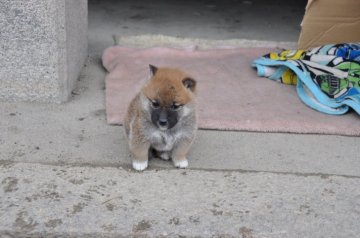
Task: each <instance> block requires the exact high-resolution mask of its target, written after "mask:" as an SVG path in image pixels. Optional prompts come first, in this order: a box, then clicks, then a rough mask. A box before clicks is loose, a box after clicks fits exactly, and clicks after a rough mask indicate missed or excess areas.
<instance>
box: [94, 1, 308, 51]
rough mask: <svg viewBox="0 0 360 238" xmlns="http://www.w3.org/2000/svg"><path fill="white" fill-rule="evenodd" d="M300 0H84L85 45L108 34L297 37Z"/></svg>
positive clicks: (108, 41) (301, 8) (303, 3)
mask: <svg viewBox="0 0 360 238" xmlns="http://www.w3.org/2000/svg"><path fill="white" fill-rule="evenodd" d="M306 2H307V0H225V1H224V0H199V1H194V0H193V1H190V0H151V1H145V0H142V1H136V0H121V1H120V0H89V45H90V47H96V46H98V47H100V44H104V45H105V44H111V36H112V35H113V34H118V35H123V36H129V35H143V34H162V35H169V36H180V37H190V38H205V39H234V38H237V39H255V40H270V41H297V40H298V37H299V33H300V23H301V21H302V17H303V15H304V12H305V6H306ZM97 44H98V45H97Z"/></svg>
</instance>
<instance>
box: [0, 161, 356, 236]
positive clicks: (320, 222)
mask: <svg viewBox="0 0 360 238" xmlns="http://www.w3.org/2000/svg"><path fill="white" fill-rule="evenodd" d="M359 187H360V180H359V178H350V177H341V176H302V175H293V174H276V173H264V172H252V173H249V172H247V173H243V172H234V171H232V172H225V171H222V172H218V171H211V172H209V171H196V170H176V169H171V170H162V169H161V170H150V171H145V172H143V173H137V172H132V171H128V170H125V169H122V168H111V167H74V166H50V165H40V164H26V163H3V164H2V166H1V168H0V196H1V198H2V199H1V201H0V217H1V220H0V234H1V235H6V234H7V235H9V237H12V236H15V237H17V236H20V234H26V235H27V236H26V237H39V236H43V237H51V236H53V237H69V236H73V237H131V236H132V237H243V238H260V237H303V238H305V237H309V238H310V237H357V235H358V234H359V232H360V227H359V214H360V190H359V189H358V188H359Z"/></svg>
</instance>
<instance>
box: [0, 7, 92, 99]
mask: <svg viewBox="0 0 360 238" xmlns="http://www.w3.org/2000/svg"><path fill="white" fill-rule="evenodd" d="M0 47H1V48H0V66H1V67H0V100H9V101H38V102H58V103H59V102H64V101H66V100H67V99H68V98H69V95H70V94H71V90H72V89H73V87H74V85H75V82H76V79H77V78H78V76H79V73H80V70H81V68H82V66H83V64H84V61H85V58H86V56H87V0H76V1H74V0H27V1H23V0H2V1H0Z"/></svg>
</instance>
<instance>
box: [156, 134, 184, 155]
mask: <svg viewBox="0 0 360 238" xmlns="http://www.w3.org/2000/svg"><path fill="white" fill-rule="evenodd" d="M180 139H181V133H175V134H171V133H168V132H166V131H155V132H153V133H152V134H151V138H150V142H151V145H152V147H153V148H155V149H156V150H159V151H171V150H172V149H173V148H174V145H176V143H177V142H178V141H179V140H180Z"/></svg>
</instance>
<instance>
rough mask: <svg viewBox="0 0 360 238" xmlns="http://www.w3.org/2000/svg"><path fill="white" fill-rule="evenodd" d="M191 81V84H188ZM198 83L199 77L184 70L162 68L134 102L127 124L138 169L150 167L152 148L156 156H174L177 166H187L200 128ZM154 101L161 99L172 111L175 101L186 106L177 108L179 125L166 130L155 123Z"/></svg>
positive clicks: (134, 165)
mask: <svg viewBox="0 0 360 238" xmlns="http://www.w3.org/2000/svg"><path fill="white" fill-rule="evenodd" d="M187 80H188V81H189V82H190V86H189V85H188V84H186V82H188V81H187ZM195 85H196V82H195V80H193V79H192V78H191V77H190V76H189V75H187V74H186V73H185V72H183V71H181V70H180V69H173V68H158V69H157V71H156V73H155V75H153V76H152V77H151V78H150V80H148V81H147V82H146V83H145V85H144V86H143V87H142V89H141V91H140V92H139V93H138V94H137V95H136V97H135V98H134V99H133V100H132V101H131V103H130V105H129V107H128V111H127V114H126V117H125V120H124V127H125V132H126V136H127V139H128V144H129V149H130V151H131V153H132V156H133V167H134V169H137V170H143V169H145V168H146V167H147V160H148V158H149V156H150V157H151V155H152V154H151V153H150V155H149V152H151V150H153V151H155V152H156V153H154V154H153V155H154V156H157V157H160V158H163V159H168V158H169V157H170V158H171V159H172V160H173V162H174V165H175V166H176V167H186V166H187V159H186V154H187V152H188V150H189V148H190V146H191V144H192V142H193V139H194V137H195V132H196V129H197V117H196V103H195V88H196V87H195ZM187 86H189V87H187ZM152 101H158V102H159V105H160V108H161V109H162V110H165V111H169V110H170V109H169V108H170V107H171V106H172V105H173V104H177V105H183V106H182V107H181V109H179V110H176V115H177V119H178V121H177V123H176V124H175V126H173V127H172V128H168V129H166V130H164V129H159V128H158V127H157V125H156V124H154V122H153V121H152V116H151V114H152V113H153V111H154V108H153V106H152ZM171 113H173V112H171ZM174 115H175V114H174ZM150 148H151V149H150ZM145 163H146V164H145Z"/></svg>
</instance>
